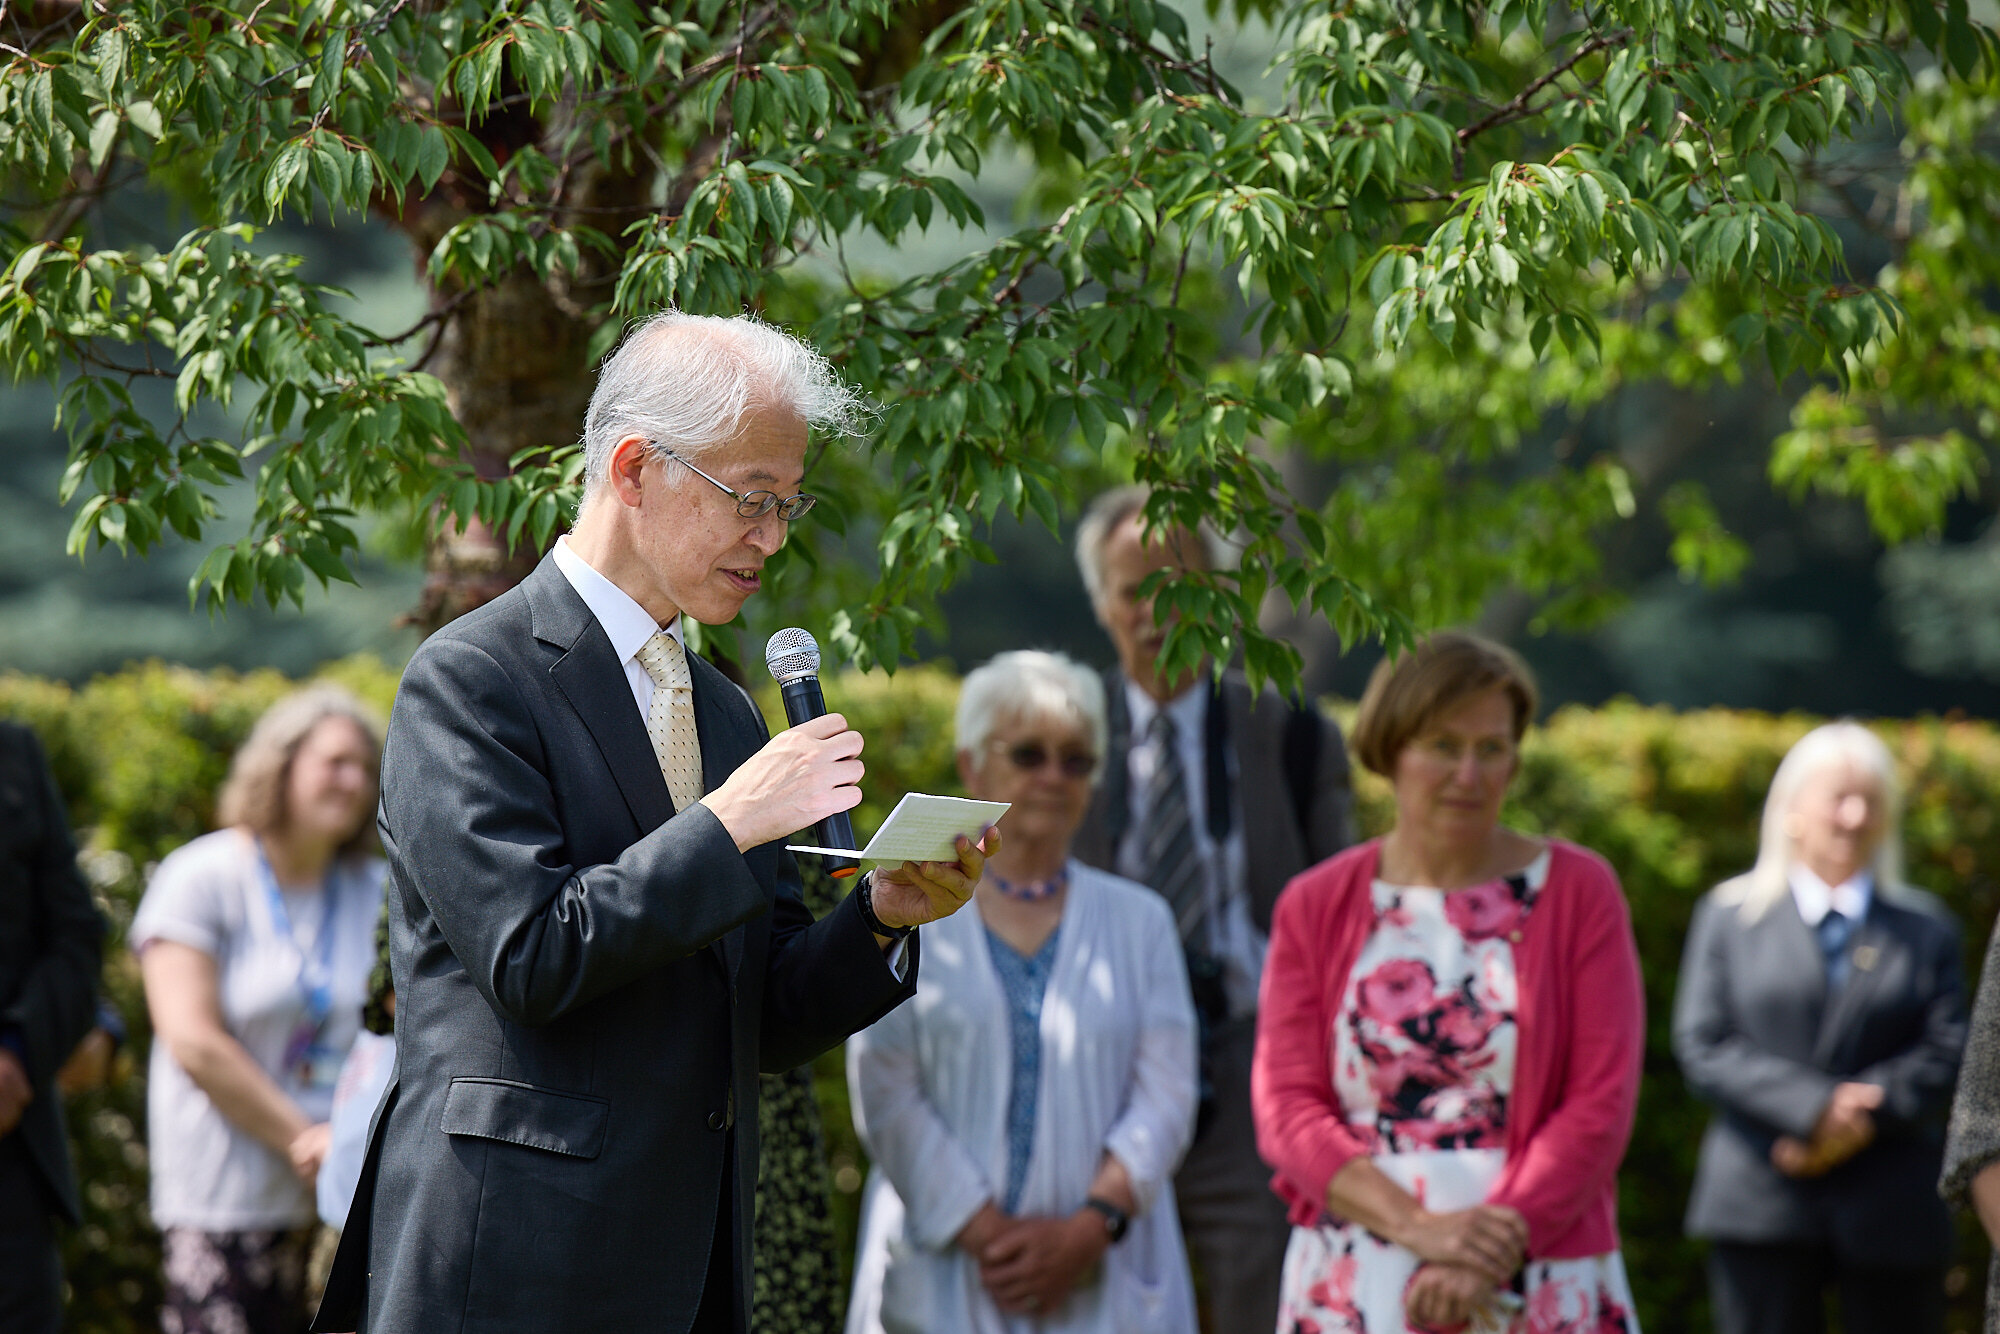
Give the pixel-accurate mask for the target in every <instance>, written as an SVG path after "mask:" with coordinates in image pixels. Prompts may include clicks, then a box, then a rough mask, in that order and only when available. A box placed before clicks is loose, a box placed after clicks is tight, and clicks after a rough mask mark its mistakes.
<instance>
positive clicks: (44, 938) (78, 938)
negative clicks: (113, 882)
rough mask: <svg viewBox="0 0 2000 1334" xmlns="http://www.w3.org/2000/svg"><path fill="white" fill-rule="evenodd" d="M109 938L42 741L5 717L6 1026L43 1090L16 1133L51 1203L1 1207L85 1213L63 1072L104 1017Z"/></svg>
mask: <svg viewBox="0 0 2000 1334" xmlns="http://www.w3.org/2000/svg"><path fill="white" fill-rule="evenodd" d="M103 939H104V922H103V920H102V919H101V918H100V917H99V916H98V915H97V909H96V908H95V907H94V906H93V905H92V904H91V901H90V889H89V887H88V886H86V885H85V884H84V883H83V876H82V875H81V874H80V873H79V872H78V871H77V869H76V844H75V843H74V842H72V841H71V839H70V832H69V821H68V820H67V819H66V818H65V817H64V815H63V807H62V798H61V797H59V796H57V795H56V787H55V780H54V779H52V778H51V777H50V776H49V768H48V765H47V763H46V762H45V761H44V760H43V758H42V748H41V745H40V744H39V743H38V742H37V741H36V740H35V737H34V734H33V733H31V732H29V731H28V729H26V728H25V727H17V726H15V725H14V724H12V723H0V1032H11V1033H13V1034H15V1035H16V1036H17V1037H18V1039H19V1041H20V1044H21V1046H22V1047H23V1048H25V1050H26V1058H27V1059H26V1061H25V1062H24V1063H25V1064H26V1066H27V1069H28V1082H29V1083H30V1084H32V1085H33V1086H34V1090H35V1100H34V1101H33V1102H31V1103H29V1104H28V1108H27V1111H25V1112H24V1113H22V1116H21V1124H20V1125H19V1126H17V1127H16V1128H15V1130H14V1132H13V1135H10V1136H8V1138H10V1139H11V1138H14V1137H15V1136H18V1137H19V1138H20V1141H21V1144H22V1147H24V1148H25V1149H26V1150H27V1154H28V1159H29V1161H31V1162H32V1163H34V1165H35V1167H36V1169H37V1170H38V1171H39V1172H40V1174H41V1177H42V1180H43V1182H44V1183H45V1184H46V1185H47V1187H48V1199H47V1200H46V1201H40V1200H9V1199H0V1212H10V1211H17V1210H27V1209H36V1210H41V1209H46V1208H48V1207H49V1206H51V1205H53V1206H54V1207H55V1209H56V1210H57V1211H58V1212H60V1213H61V1214H62V1215H63V1216H64V1217H66V1218H68V1219H69V1221H70V1222H72V1223H74V1222H76V1221H77V1215H78V1206H77V1198H76V1177H75V1174H74V1173H73V1172H72V1171H71V1168H70V1161H69V1141H68V1139H67V1138H66V1137H65V1135H64V1133H63V1119H62V1099H61V1098H60V1097H58V1096H57V1094H56V1087H55V1085H56V1071H57V1070H59V1069H61V1068H62V1063H63V1062H64V1061H65V1060H67V1059H68V1058H69V1054H70V1052H71V1051H73V1050H75V1048H76V1044H77V1042H78V1041H79V1040H81V1039H82V1037H83V1035H84V1034H85V1033H87V1032H89V1031H90V1025H91V1022H92V1020H93V1019H94V1018H95V1017H96V1014H97V1010H96V999H97V970H98V966H99V964H100V963H101V962H102V950H103Z"/></svg>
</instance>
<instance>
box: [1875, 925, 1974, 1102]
mask: <svg viewBox="0 0 2000 1334" xmlns="http://www.w3.org/2000/svg"><path fill="white" fill-rule="evenodd" d="M1923 920H1924V923H1925V925H1926V926H1927V927H1929V928H1930V929H1929V931H1928V932H1927V933H1926V941H1925V944H1926V946H1927V948H1926V950H1925V951H1924V955H1923V958H1922V960H1921V962H1920V965H1919V972H1918V977H1917V982H1918V985H1919V986H1920V987H1921V988H1922V989H1923V991H1924V993H1925V995H1926V996H1927V999H1926V1000H1925V1002H1924V1013H1923V1024H1922V1027H1921V1029H1920V1030H1919V1032H1918V1034H1917V1037H1916V1040H1915V1041H1914V1042H1912V1043H1911V1044H1910V1045H1909V1046H1908V1047H1905V1048H1904V1049H1903V1050H1902V1051H1899V1052H1897V1053H1896V1054H1895V1055H1894V1056H1891V1057H1889V1058H1888V1059H1887V1060H1882V1061H1877V1062H1876V1063H1875V1064H1873V1065H1871V1066H1868V1067H1867V1068H1866V1069H1864V1070H1862V1071H1861V1072H1860V1073H1858V1074H1856V1075H1855V1076H1854V1079H1855V1080H1856V1081H1858V1082H1860V1083H1864V1084H1874V1085H1876V1086H1878V1087H1879V1088H1880V1089H1881V1090H1882V1105H1881V1106H1880V1107H1878V1108H1877V1109H1876V1110H1875V1127H1876V1129H1877V1130H1878V1131H1880V1132H1881V1134H1883V1135H1884V1136H1895V1135H1912V1134H1918V1133H1922V1132H1924V1131H1926V1130H1929V1131H1932V1132H1934V1131H1935V1127H1936V1123H1937V1120H1938V1118H1939V1117H1940V1116H1941V1115H1943V1114H1944V1112H1945V1109H1946V1108H1947V1107H1948V1106H1949V1105H1950V1103H1951V1091H1952V1086H1953V1084H1954V1083H1956V1082H1957V1080H1958V1063H1959V1059H1960V1057H1961V1056H1962V1055H1963V1054H1964V1052H1965V964H1964V958H1965V949H1964V944H1963V941H1962V938H1961V936H1960V934H1959V931H1958V927H1957V925H1956V924H1955V923H1952V922H1950V921H1948V920H1946V919H1944V918H1943V917H1941V916H1932V915H1930V914H1929V913H1925V914H1924V916H1923Z"/></svg>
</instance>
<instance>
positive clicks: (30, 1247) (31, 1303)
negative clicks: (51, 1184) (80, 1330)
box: [0, 1135, 62, 1334]
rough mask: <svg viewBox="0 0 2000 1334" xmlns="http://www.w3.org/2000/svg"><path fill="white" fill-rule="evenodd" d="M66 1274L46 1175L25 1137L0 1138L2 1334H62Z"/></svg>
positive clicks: (0, 1322)
mask: <svg viewBox="0 0 2000 1334" xmlns="http://www.w3.org/2000/svg"><path fill="white" fill-rule="evenodd" d="M61 1326H62V1268H61V1262H60V1260H59V1259H58V1257H57V1252H56V1234H55V1220H54V1217H53V1214H52V1212H51V1210H50V1208H49V1194H48V1190H47V1188H46V1187H44V1186H43V1184H42V1174H41V1172H40V1171H39V1170H37V1168H36V1167H35V1165H34V1163H33V1162H31V1161H29V1158H28V1150H27V1146H26V1145H24V1144H23V1143H22V1142H21V1137H20V1136H19V1135H8V1136H6V1137H4V1138H0V1334H56V1331H57V1330H58V1329H59V1328H61Z"/></svg>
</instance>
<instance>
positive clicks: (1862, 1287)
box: [1708, 1241, 1944, 1334]
mask: <svg viewBox="0 0 2000 1334" xmlns="http://www.w3.org/2000/svg"><path fill="white" fill-rule="evenodd" d="M1829 1287H1831V1288H1833V1289H1834V1291H1835V1292H1836V1293H1837V1294H1838V1295H1839V1298H1840V1323H1841V1328H1842V1329H1843V1330H1845V1331H1846V1334H1942V1331H1943V1330H1944V1268H1943V1266H1928V1265H1927V1266H1923V1267H1921V1268H1916V1269H1888V1268H1874V1267H1867V1266H1862V1265H1855V1264H1850V1263H1847V1262H1845V1261H1842V1260H1838V1259H1836V1258H1835V1257H1834V1254H1833V1252H1832V1251H1831V1250H1830V1249H1829V1248H1827V1247H1825V1246H1819V1245H1811V1244H1801V1243H1785V1242H1776V1243H1768V1244H1764V1243H1750V1242H1735V1241H1718V1242H1716V1243H1715V1245H1714V1246H1713V1247H1711V1248H1710V1250H1709V1253H1708V1291H1709V1296H1710V1298H1711V1299H1712V1300H1713V1302H1714V1304H1715V1330H1716V1334H1825V1331H1826V1294H1827V1289H1828V1288H1829Z"/></svg>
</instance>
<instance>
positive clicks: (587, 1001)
mask: <svg viewBox="0 0 2000 1334" xmlns="http://www.w3.org/2000/svg"><path fill="white" fill-rule="evenodd" d="M856 405H857V398H856V396H855V394H854V392H853V391H852V390H851V389H849V388H848V387H847V386H846V385H844V384H842V383H841V382H840V381H839V379H838V378H837V377H836V376H835V375H834V374H833V372H832V370H831V369H830V368H829V367H828V366H827V364H826V362H825V361H824V360H823V359H822V358H821V357H819V356H818V355H817V354H816V353H814V352H813V351H812V350H811V349H809V348H807V347H805V346H804V345H802V344H801V343H799V342H797V341H796V340H794V339H792V338H791V337H789V336H787V335H786V334H783V333H781V332H779V331H778V330H776V329H773V328H771V327H769V326H767V325H764V324H762V323H759V322H757V321H755V320H753V319H748V318H738V319H706V318H697V317H692V316H685V315H681V314H678V313H672V312H669V313H666V314H662V315H659V316H656V317H655V318H654V319H652V320H651V321H650V322H648V323H646V324H645V325H644V326H642V327H641V328H639V329H638V330H636V331H635V332H634V333H633V334H632V335H631V336H630V337H629V338H628V339H627V340H626V342H625V344H624V345H623V346H622V347H621V348H620V349H619V350H618V351H617V352H616V353H615V354H614V355H613V356H612V357H611V358H610V360H609V361H607V362H606V363H605V365H604V368H603V370H602V373H601V375H600V377H599V381H598V385H597V391H596V393H595V395H593V397H592V399H591V403H590V412H589V417H588V420H587V422H586V426H585V432H584V444H585V483H584V501H583V507H582V511H581V513H580V514H579V516H578V518H577V522H576V525H575V528H574V529H573V531H572V532H571V533H570V534H569V535H568V537H567V538H565V539H563V540H562V541H560V542H558V543H557V545H556V548H555V550H554V551H553V552H552V553H551V554H550V556H549V557H548V559H546V560H544V561H543V562H542V563H541V564H540V566H539V567H537V568H536V570H535V571H534V573H533V574H531V575H529V576H528V578H527V579H526V580H525V581H524V582H523V583H522V584H521V585H520V586H519V587H518V588H515V589H513V590H512V591H510V592H508V593H506V594H504V595H503V596H501V597H499V598H497V599H495V600H494V601H493V602H491V603H489V604H488V605H486V606H485V607H482V608H480V609H479V610H478V611H475V612H473V613H471V614H470V615H467V616H465V617H463V618H461V619H460V620H458V621H455V622H454V623H452V624H451V625H449V626H447V627H445V628H444V629H443V630H441V631H439V632H438V633H437V634H435V635H433V636H432V637H431V638H430V639H429V640H428V641H427V642H426V643H425V644H424V646H423V647H422V648H421V649H419V650H418V651H417V654H416V656H415V657H414V658H412V659H411V661H410V665H409V668H408V670H407V671H406V672H405V673H404V675H403V681H402V687H401V689H400V691H399V692H398V694H397V697H396V705H395V711H394V713H393V714H392V716H391V718H390V722H389V736H388V743H387V745H386V747H385V749H384V752H383V761H382V810H381V818H380V826H381V832H382V844H383V848H384V850H385V852H386V853H387V856H388V859H389V866H390V873H391V877H392V890H391V894H390V902H391V910H390V922H391V957H392V960H393V966H394V980H395V986H396V1004H397V1014H396V1021H397V1023H396V1027H397V1038H398V1044H399V1045H398V1053H397V1078H396V1081H395V1083H394V1084H392V1085H391V1086H390V1088H389V1091H388V1092H387V1093H386V1094H385V1095H384V1099H383V1103H382V1107H381V1109H380V1110H379V1111H378V1112H377V1114H376V1124H375V1128H374V1130H373V1133H372V1135H371V1142H370V1146H369V1151H368V1157H367V1160H366V1163H365V1166H364V1167H363V1170H362V1177H361V1183H360V1186H359V1189H358V1190H357V1192H356V1197H355V1202H354V1208H353V1212H352V1213H351V1214H350V1216H349V1224H348V1230H347V1234H346V1235H345V1236H344V1237H343V1238H342V1241H341V1247H340V1251H339V1254H338V1256H337V1257H336V1259H335V1262H334V1271H333V1274H332V1276H331V1278H330V1280H329V1282H328V1286H327V1295H326V1298H325V1302H324V1304H323V1305H322V1307H321V1309H320V1312H319V1316H318V1318H317V1319H316V1320H315V1322H314V1328H315V1329H322V1330H336V1329H338V1330H345V1329H353V1328H355V1327H356V1325H357V1322H358V1324H359V1328H361V1329H364V1330H374V1331H383V1332H385V1334H388V1332H398V1334H400V1332H401V1331H419V1330H421V1331H444V1330H449V1331H453V1334H473V1332H474V1331H500V1330H509V1331H511V1330H534V1331H538V1332H543V1331H546V1332H548V1334H556V1332H558V1331H570V1330H574V1331H579V1332H581V1331H591V1332H592V1334H596V1332H597V1331H603V1330H636V1329H647V1330H660V1331H672V1332H673V1334H679V1332H680V1331H687V1330H696V1331H704V1332H705V1331H711V1330H715V1331H733V1330H742V1329H744V1328H745V1327H746V1324H747V1312H748V1308H749V1293H750V1262H749V1256H750V1224H751V1198H752V1188H753V1186H754V1185H755V1182H756V1179H757V1132H756V1127H757V1110H756V1098H757V1075H758V1072H759V1071H760V1070H784V1069H789V1068H791V1067H793V1066H796V1065H799V1064H801V1063H802V1062H804V1061H806V1060H809V1059H810V1058H811V1057H813V1056H814V1055H816V1054H817V1053H819V1052H821V1051H823V1050H826V1049H827V1048H829V1047H831V1046H833V1045H834V1044H835V1043H837V1042H839V1041H840V1040H841V1039H842V1038H844V1037H845V1036H846V1035H847V1034H848V1033H850V1032H852V1031H854V1030H855V1029H858V1028H862V1027H864V1026H866V1025H868V1024H869V1023H871V1022H873V1021H874V1020H875V1019H877V1018H879V1017H880V1016H881V1015H883V1014H884V1013H886V1012H887V1011H888V1010H890V1009H891V1008H893V1007H894V1006H895V1005H897V1004H898V1003H899V1002H901V1001H902V1000H904V999H905V998H907V997H908V996H909V995H910V994H911V992H912V991H913V990H914V986H915V973H916V964H917V959H916V942H915V940H913V939H911V940H905V939H903V938H904V937H906V936H908V935H909V932H910V930H911V929H912V928H914V927H916V926H917V925H919V924H921V923H924V922H929V921H935V920H936V919H938V918H939V917H942V916H945V915H947V914H949V913H951V912H953V911H955V910H957V909H958V908H959V907H960V906H961V905H962V904H963V903H964V902H965V900H966V899H967V897H968V896H969V895H970V894H971V892H972V887H973V886H974V885H975V884H977V883H978V881H979V878H980V874H981V870H982V867H983V864H984V860H985V853H986V852H989V851H991V850H992V847H993V846H997V836H996V835H992V834H989V835H988V836H987V840H986V845H985V846H983V847H982V846H975V845H974V844H972V843H971V842H970V841H967V840H960V842H959V845H958V846H959V859H958V861H957V862H955V863H930V862H926V863H923V864H921V865H918V864H911V863H905V864H904V865H902V866H900V867H898V868H896V869H895V870H893V871H877V872H874V873H873V874H872V875H871V876H870V877H868V878H866V879H864V880H863V881H862V882H861V883H860V885H859V886H858V887H857V888H856V890H855V891H854V893H853V894H852V895H850V896H849V898H848V899H847V900H846V901H845V902H844V903H842V904H841V905H840V906H839V907H838V908H836V909H835V910H834V911H833V912H832V913H830V914H829V915H828V916H826V917H825V918H823V919H821V920H820V921H818V922H814V921H813V920H812V917H811V915H810V914H809V913H808V912H807V911H806V909H805V907H804V906H803V904H802V903H801V902H800V898H799V888H798V874H797V869H796V867H795V866H794V865H793V863H792V859H791V856H790V854H788V853H786V852H785V851H783V850H782V848H781V847H780V846H779V844H780V842H781V840H782V839H783V838H784V837H785V836H786V835H788V834H791V833H793V832H794V831H796V830H800V829H803V828H805V827H807V826H809V825H811V824H813V823H814V822H816V821H818V820H821V819H823V818H825V817H827V816H829V815H831V814H833V813H835V812H837V811H843V810H848V809H850V808H852V807H853V806H854V805H855V804H856V803H857V802H858V801H859V800H860V792H859V790H858V789H857V788H856V786H855V784H856V783H857V782H859V780H860V778H861V775H862V765H861V761H860V759H859V755H860V752H861V737H860V735H859V734H858V733H856V732H854V731H851V730H850V729H849V728H848V726H847V724H846V722H845V720H843V719H842V718H841V717H840V715H838V714H828V715H827V716H825V717H823V718H820V719H817V720H814V721H811V722H807V723H804V724H801V725H800V726H798V727H794V728H792V729H791V730H790V731H788V732H784V733H781V734H780V735H779V736H778V737H776V738H775V739H767V733H766V730H765V727H764V723H763V720H762V718H761V717H760V716H759V715H758V713H757V711H756V709H755V708H754V707H752V705H751V704H750V701H749V700H748V699H747V698H746V697H745V696H744V695H743V693H742V692H741V691H739V690H738V689H737V688H736V687H735V686H734V685H732V684H730V683H729V682H728V681H727V680H726V679H725V678H724V677H723V676H722V675H721V674H720V673H718V672H717V671H716V670H715V669H714V668H713V667H711V666H710V665H709V664H708V663H706V662H704V661H703V660H702V659H701V658H700V657H698V656H696V655H694V654H690V653H686V652H684V651H683V646H682V639H681V633H682V618H683V617H684V616H685V617H693V618H694V619H695V620H698V621H701V622H703V623H706V624H716V623H720V622H724V621H728V620H729V619H731V618H732V617H734V616H735V615H736V613H737V611H738V609H739V608H741V607H742V605H743V603H744V601H745V599H747V598H748V597H749V596H750V595H751V594H753V593H755V592H756V591H757V589H758V586H759V583H760V579H761V575H760V571H761V570H762V568H763V566H764V563H765V562H766V561H767V560H768V559H770V557H771V556H772V555H773V553H775V552H776V551H777V549H778V548H779V547H780V546H782V545H783V544H784V541H785V532H786V525H788V524H789V523H791V522H793V521H795V520H797V519H799V518H800V517H802V516H803V515H804V514H805V513H806V511H807V510H809V509H810V508H811V507H812V503H813V501H812V497H811V496H809V495H806V494H803V493H801V492H800V491H799V485H800V483H801V482H802V481H803V480H804V469H805V452H806V443H807V434H808V430H809V429H810V428H811V427H814V426H818V427H821V428H822V429H831V430H836V431H844V430H849V429H851V428H852V422H853V419H854V417H855V415H856Z"/></svg>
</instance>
